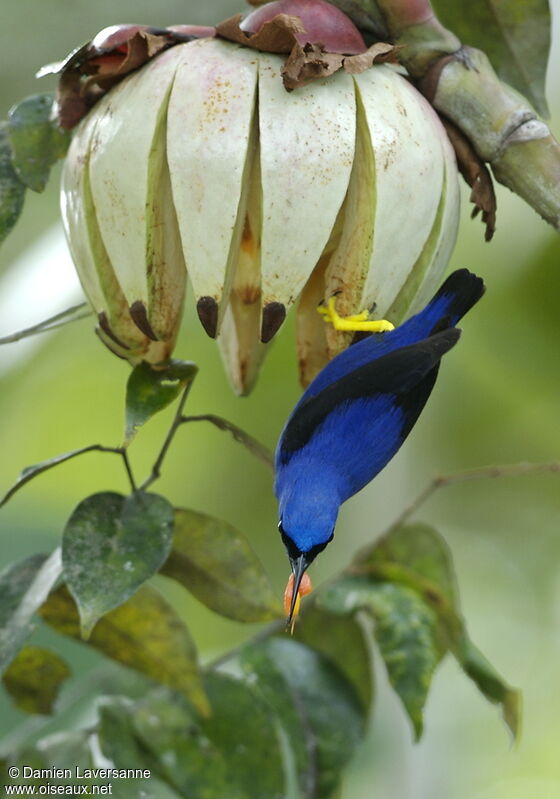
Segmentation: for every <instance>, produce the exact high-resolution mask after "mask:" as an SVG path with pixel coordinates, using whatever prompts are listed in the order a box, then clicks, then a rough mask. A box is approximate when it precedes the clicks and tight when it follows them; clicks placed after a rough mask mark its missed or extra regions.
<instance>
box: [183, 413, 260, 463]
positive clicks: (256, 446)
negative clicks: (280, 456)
mask: <svg viewBox="0 0 560 799" xmlns="http://www.w3.org/2000/svg"><path fill="white" fill-rule="evenodd" d="M181 422H210V424H213V425H215V426H216V427H217V428H218V429H219V430H225V431H226V432H228V433H231V435H232V436H233V438H234V439H235V441H237V442H238V443H239V444H243V446H244V447H246V448H247V449H248V450H249V452H251V453H252V454H253V455H254V456H255V457H256V458H258V459H259V460H260V461H261V462H262V463H264V464H265V465H266V466H268V468H269V469H274V456H273V454H272V452H271V451H270V450H269V449H268V447H265V446H264V444H261V442H260V441H257V439H256V438H253V436H250V435H249V433H246V432H245V430H242V429H241V428H240V427H238V426H237V425H235V424H233V422H228V421H227V419H222V417H221V416H216V415H215V414H213V413H204V414H201V415H200V416H182V417H181Z"/></svg>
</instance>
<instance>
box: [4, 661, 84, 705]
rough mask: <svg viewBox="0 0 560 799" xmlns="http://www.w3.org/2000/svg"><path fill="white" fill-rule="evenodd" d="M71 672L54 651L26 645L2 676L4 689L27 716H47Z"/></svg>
mask: <svg viewBox="0 0 560 799" xmlns="http://www.w3.org/2000/svg"><path fill="white" fill-rule="evenodd" d="M69 676H70V669H69V668H68V666H67V665H66V663H65V661H64V660H62V658H61V657H59V656H58V655H57V654H55V653H54V652H51V651H50V650H48V649H43V648H42V647H38V646H26V647H25V648H24V649H22V650H21V652H19V654H18V655H16V657H15V658H14V660H12V662H11V663H10V665H9V666H8V668H7V669H6V671H5V672H4V674H3V675H2V681H3V683H4V687H5V688H6V690H7V691H8V693H9V694H10V695H11V697H12V699H13V700H14V702H15V704H16V706H17V707H19V708H20V709H21V710H25V712H26V713H36V714H43V715H50V714H51V713H52V711H53V705H54V703H55V701H56V698H57V697H58V693H59V690H60V686H61V685H62V683H63V682H64V681H65V680H67V679H68V677H69Z"/></svg>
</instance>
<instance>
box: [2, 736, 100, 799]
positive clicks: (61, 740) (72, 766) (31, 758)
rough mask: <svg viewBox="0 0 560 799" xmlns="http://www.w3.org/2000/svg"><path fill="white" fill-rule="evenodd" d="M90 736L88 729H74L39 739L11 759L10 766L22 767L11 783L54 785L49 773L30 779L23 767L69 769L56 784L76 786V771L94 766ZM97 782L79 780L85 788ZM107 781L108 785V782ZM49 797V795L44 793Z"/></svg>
mask: <svg viewBox="0 0 560 799" xmlns="http://www.w3.org/2000/svg"><path fill="white" fill-rule="evenodd" d="M90 738H91V733H90V732H89V731H86V730H72V731H71V732H60V733H56V734H54V735H48V736H45V737H44V738H40V739H39V740H38V741H37V742H36V743H35V744H34V745H33V746H26V747H25V748H23V749H21V750H19V751H18V752H17V753H15V754H13V755H12V756H10V757H9V758H8V764H9V765H10V766H16V767H18V768H19V776H18V777H17V778H11V779H10V783H13V784H15V785H25V786H41V785H43V786H44V785H48V784H49V783H50V784H52V783H53V782H55V780H53V779H52V778H51V777H49V776H48V774H43V775H41V774H40V773H37V776H32V777H28V776H26V775H24V772H23V767H24V766H28V767H30V768H32V769H39V770H43V769H69V770H70V776H64V774H62V775H61V776H60V777H57V779H56V783H58V784H60V785H71V784H76V782H77V781H76V780H75V779H74V775H75V773H76V769H77V768H79V769H80V771H82V772H83V771H84V769H87V768H92V767H93V758H92V754H91V750H90V746H89V743H90ZM93 782H94V780H88V779H84V780H80V781H79V783H80V784H82V785H88V786H90V785H92V783H93ZM105 782H107V781H106V780H105ZM43 795H46V794H43Z"/></svg>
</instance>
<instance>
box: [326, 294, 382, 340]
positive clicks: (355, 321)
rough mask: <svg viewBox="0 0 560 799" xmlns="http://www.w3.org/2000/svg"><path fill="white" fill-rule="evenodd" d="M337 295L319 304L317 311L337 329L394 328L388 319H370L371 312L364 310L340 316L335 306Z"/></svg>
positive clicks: (376, 330) (373, 329)
mask: <svg viewBox="0 0 560 799" xmlns="http://www.w3.org/2000/svg"><path fill="white" fill-rule="evenodd" d="M335 300H336V298H335V297H330V298H329V301H328V303H327V304H326V305H319V307H318V308H317V311H318V312H319V313H320V314H321V316H322V317H323V318H324V320H325V322H326V323H330V324H331V325H332V326H333V327H334V329H335V330H345V331H352V332H364V333H386V332H388V331H389V330H394V329H395V326H394V325H392V324H391V322H388V321H387V320H386V319H376V320H373V319H369V318H368V317H369V313H368V312H367V311H362V312H361V313H358V314H353V315H352V316H340V315H339V314H338V313H337V311H336V309H335V307H334V304H335Z"/></svg>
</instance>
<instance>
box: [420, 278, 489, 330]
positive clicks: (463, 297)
mask: <svg viewBox="0 0 560 799" xmlns="http://www.w3.org/2000/svg"><path fill="white" fill-rule="evenodd" d="M484 291H485V287H484V282H483V280H482V278H480V277H478V276H477V275H474V274H473V273H472V272H469V270H468V269H458V270H457V271H456V272H453V273H452V274H451V275H449V277H448V278H447V280H446V281H445V282H444V283H443V285H442V286H441V287H440V288H439V290H438V292H437V293H436V294H435V295H434V297H433V298H432V300H431V301H430V302H429V303H428V305H427V306H426V308H425V309H424V311H423V312H422V313H423V314H424V313H425V314H426V316H428V317H430V318H431V319H433V321H434V324H435V325H436V326H437V327H438V328H440V329H441V327H454V326H455V325H456V324H457V322H458V321H459V320H460V319H462V318H463V316H464V315H465V314H466V313H467V311H469V310H470V309H471V308H472V307H473V305H474V304H475V303H477V302H478V300H479V299H480V298H481V297H482V295H483V294H484ZM444 320H445V323H446V324H443V325H442V324H441V323H442V322H443V321H444Z"/></svg>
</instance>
